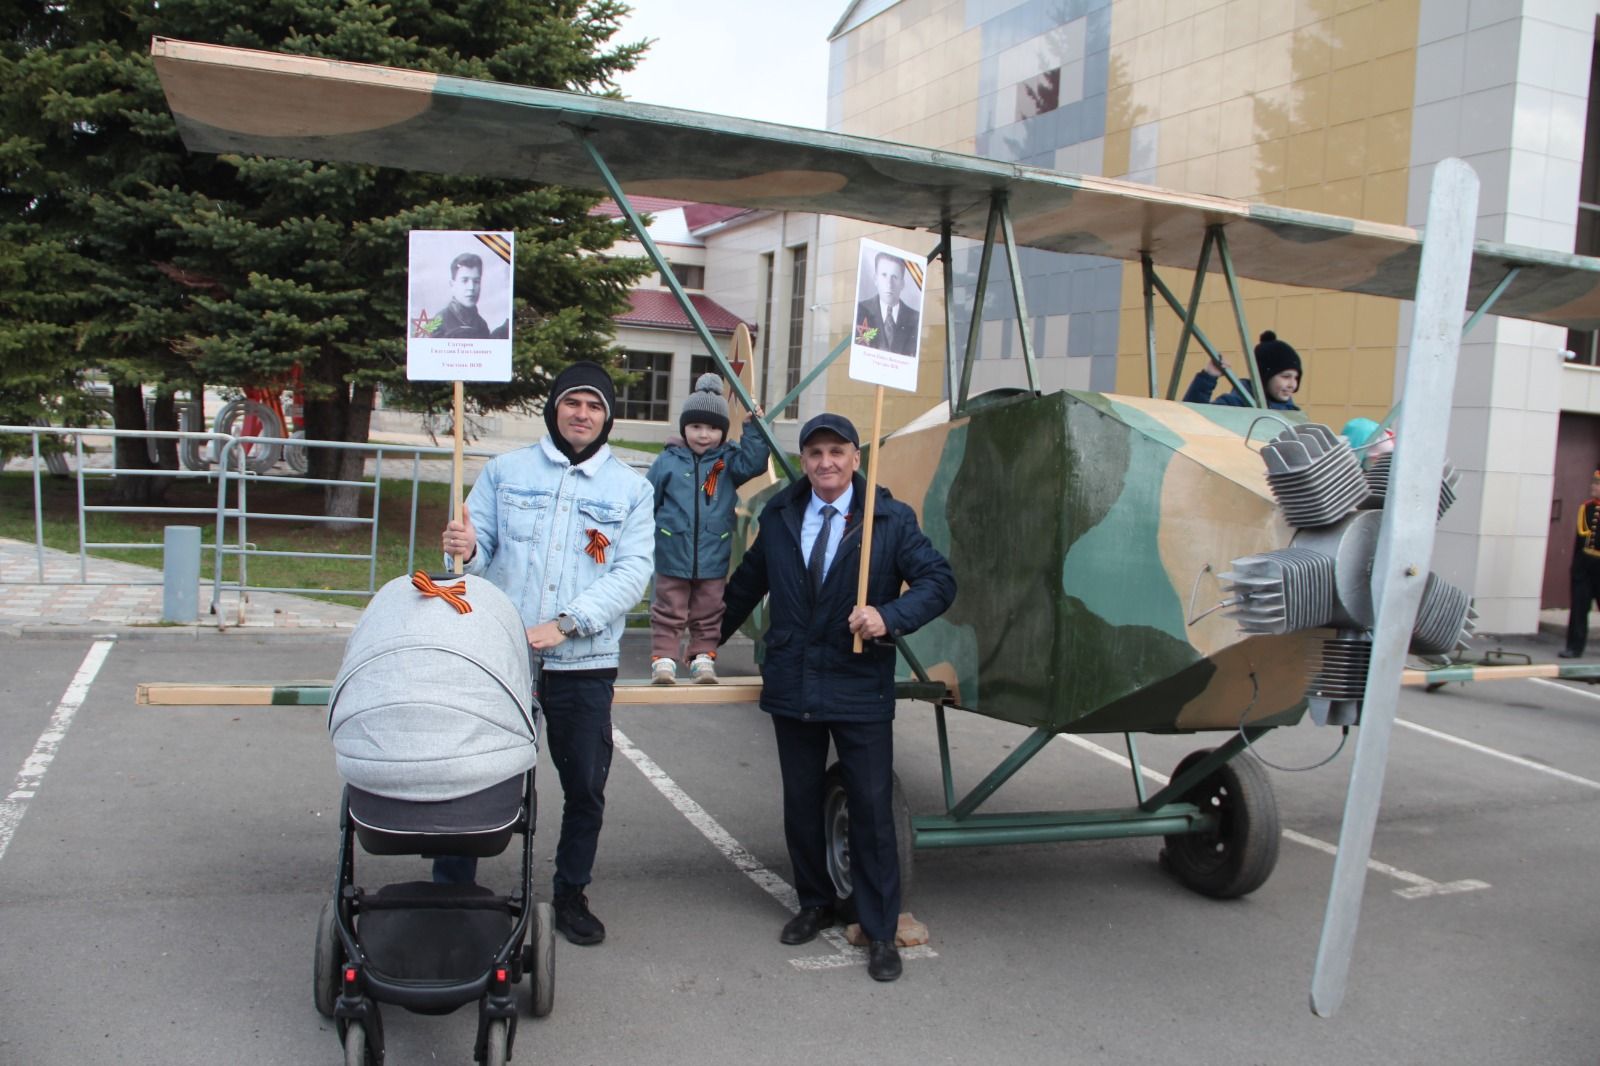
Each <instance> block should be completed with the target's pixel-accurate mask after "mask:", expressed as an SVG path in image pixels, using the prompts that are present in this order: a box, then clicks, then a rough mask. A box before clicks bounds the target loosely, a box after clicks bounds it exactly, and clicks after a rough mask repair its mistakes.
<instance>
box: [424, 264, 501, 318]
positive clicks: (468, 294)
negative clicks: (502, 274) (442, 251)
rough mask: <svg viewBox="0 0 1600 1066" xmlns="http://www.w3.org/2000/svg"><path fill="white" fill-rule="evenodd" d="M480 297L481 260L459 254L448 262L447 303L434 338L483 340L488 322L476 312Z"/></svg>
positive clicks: (481, 284)
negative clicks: (448, 299) (448, 295)
mask: <svg viewBox="0 0 1600 1066" xmlns="http://www.w3.org/2000/svg"><path fill="white" fill-rule="evenodd" d="M481 295H483V258H482V257H481V256H478V255H475V254H473V253H472V252H463V253H461V254H460V255H458V256H456V257H455V258H454V259H452V260H450V303H449V304H448V305H447V306H446V307H445V309H444V313H443V314H441V315H440V316H439V328H438V329H437V330H436V331H434V334H433V335H434V336H435V337H468V338H478V339H487V338H488V337H489V323H487V322H485V321H484V320H483V316H482V315H480V314H479V313H478V297H479V296H481Z"/></svg>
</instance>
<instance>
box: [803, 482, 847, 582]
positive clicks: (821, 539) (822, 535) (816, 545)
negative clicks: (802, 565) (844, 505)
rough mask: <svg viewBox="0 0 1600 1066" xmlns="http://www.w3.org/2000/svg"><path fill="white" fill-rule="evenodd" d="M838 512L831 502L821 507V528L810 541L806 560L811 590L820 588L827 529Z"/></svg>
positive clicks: (826, 549)
mask: <svg viewBox="0 0 1600 1066" xmlns="http://www.w3.org/2000/svg"><path fill="white" fill-rule="evenodd" d="M838 513H839V512H838V510H837V509H836V508H835V507H834V506H833V505H832V504H825V505H824V506H823V508H822V529H820V530H819V531H818V532H817V539H816V540H814V541H812V543H811V558H809V559H807V560H806V569H807V570H809V571H810V572H811V591H812V592H819V591H821V589H822V578H823V574H824V568H823V565H822V564H823V562H824V561H825V560H826V559H827V557H828V530H829V529H830V528H831V527H832V525H833V516H834V515H836V514H838Z"/></svg>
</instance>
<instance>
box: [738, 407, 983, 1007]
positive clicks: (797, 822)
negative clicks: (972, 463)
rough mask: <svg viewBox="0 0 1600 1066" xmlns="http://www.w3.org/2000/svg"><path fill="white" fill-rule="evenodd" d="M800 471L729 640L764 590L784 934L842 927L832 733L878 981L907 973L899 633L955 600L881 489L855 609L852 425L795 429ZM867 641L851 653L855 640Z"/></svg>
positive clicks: (761, 543) (741, 578)
mask: <svg viewBox="0 0 1600 1066" xmlns="http://www.w3.org/2000/svg"><path fill="white" fill-rule="evenodd" d="M800 457H801V465H802V466H803V467H804V469H805V473H806V480H804V481H797V482H795V483H794V484H793V485H791V486H790V487H789V488H788V489H786V490H785V491H784V492H782V493H780V494H779V495H778V496H777V497H775V498H774V499H773V500H772V501H771V502H770V503H768V504H767V506H766V508H765V509H764V510H763V511H762V512H761V529H760V532H759V533H758V534H757V536H756V539H755V543H754V544H752V545H751V546H750V550H749V551H747V552H746V553H745V556H744V559H743V561H741V562H740V564H739V567H738V569H737V570H735V571H734V574H733V576H732V577H731V578H730V579H729V581H728V588H727V592H726V594H725V597H724V603H725V605H726V613H725V614H724V615H723V618H722V639H723V640H724V641H726V640H727V639H728V637H729V636H731V635H732V634H733V633H734V631H736V630H737V629H738V628H739V625H740V624H741V623H742V622H743V621H744V620H745V618H746V617H747V616H748V615H749V614H750V611H751V610H752V609H753V608H754V607H755V606H756V604H757V603H759V602H760V600H761V597H762V596H765V595H769V594H770V599H769V602H768V618H769V625H768V628H767V632H766V635H765V638H764V640H765V643H766V658H765V661H764V662H763V663H762V671H761V672H762V690H761V709H762V710H764V711H766V712H767V713H768V714H770V715H772V723H773V728H774V730H775V732H776V734H777V740H778V765H779V768H780V770H781V771H782V774H783V829H784V837H785V840H786V842H787V843H788V847H789V861H790V863H791V864H792V865H793V867H794V880H795V890H796V892H797V893H798V894H799V897H800V911H799V913H798V914H796V915H795V916H794V918H792V919H791V920H790V921H789V922H788V923H787V924H786V925H785V926H784V927H783V932H782V933H781V934H780V935H779V938H778V939H779V940H781V941H782V942H783V943H785V944H804V943H806V942H807V941H809V940H811V939H813V938H814V937H815V936H816V935H817V933H818V932H819V931H820V930H822V929H826V928H827V927H829V926H831V925H832V924H834V922H835V921H836V920H837V915H836V914H835V911H834V906H833V904H834V899H835V895H834V889H833V883H832V881H831V879H830V878H829V876H828V868H827V864H826V862H825V858H824V851H825V835H824V831H823V777H824V774H825V771H826V764H827V758H828V742H829V740H830V738H831V739H832V742H833V745H834V747H835V748H836V749H837V751H838V753H839V762H840V765H841V767H842V769H843V772H844V780H845V798H846V803H847V804H848V810H849V814H850V873H851V881H852V889H853V891H852V898H853V901H854V904H855V910H856V919H857V920H858V921H859V922H860V923H861V930H862V933H863V934H864V935H865V936H866V938H867V940H868V941H870V944H869V947H868V958H867V970H868V972H869V973H870V974H871V975H872V977H873V978H874V979H875V980H879V981H893V980H894V979H895V978H897V977H899V976H900V953H899V952H898V950H896V948H895V927H896V925H897V924H898V922H899V917H900V862H899V854H898V852H897V850H896V844H895V831H894V819H893V810H892V799H893V776H892V774H893V770H894V663H895V649H894V645H893V643H892V638H894V637H896V636H901V635H904V634H906V633H910V632H912V631H914V630H916V629H917V628H919V627H920V626H922V625H924V624H926V623H927V622H930V621H932V620H933V619H934V618H937V617H938V616H939V615H940V614H942V613H943V612H944V611H945V609H946V608H948V607H949V606H950V603H951V601H952V600H954V599H955V594H956V582H955V575H954V574H953V573H952V572H951V569H950V564H949V562H948V561H946V559H945V558H944V556H943V555H941V554H939V551H938V549H936V548H934V546H933V545H932V544H931V543H930V542H929V541H928V538H927V537H926V536H924V535H923V533H922V530H920V529H919V528H918V527H917V516H916V515H915V513H913V512H912V510H911V508H909V507H907V506H906V505H905V504H903V503H900V502H899V501H898V500H895V499H894V498H893V497H892V496H890V495H889V492H888V490H886V489H883V488H879V489H878V490H877V502H876V504H875V508H874V510H875V514H874V518H873V528H872V565H871V568H870V571H869V581H868V586H867V606H865V607H857V606H856V582H857V578H858V574H859V570H860V565H861V539H862V538H861V528H862V516H863V513H864V510H865V508H864V502H865V499H866V481H865V480H864V479H863V478H862V477H861V476H860V475H859V474H858V473H857V470H858V469H859V468H860V466H861V450H860V438H859V437H858V436H857V435H856V430H855V427H854V426H853V425H851V424H850V421H849V420H848V419H846V418H843V417H841V416H839V415H835V414H820V415H817V416H816V417H815V418H813V419H811V420H810V421H809V422H807V423H806V424H805V426H804V427H803V428H802V429H801V431H800ZM857 635H859V636H860V637H861V638H862V640H863V642H864V643H863V650H862V651H861V652H860V653H859V654H857V653H855V652H854V651H853V650H852V646H853V644H854V639H855V637H856V636H857Z"/></svg>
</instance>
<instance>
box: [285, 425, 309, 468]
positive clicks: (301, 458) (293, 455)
mask: <svg viewBox="0 0 1600 1066" xmlns="http://www.w3.org/2000/svg"><path fill="white" fill-rule="evenodd" d="M289 439H290V440H291V441H296V440H300V441H303V440H305V439H306V431H305V430H303V429H297V430H295V431H294V433H293V434H292V435H291V436H290V438H289ZM283 461H284V462H285V463H287V464H288V466H289V469H290V470H292V471H293V472H294V474H295V476H296V477H305V476H306V474H307V473H309V472H310V470H311V452H310V450H309V449H308V448H306V446H305V445H304V444H285V445H284V446H283Z"/></svg>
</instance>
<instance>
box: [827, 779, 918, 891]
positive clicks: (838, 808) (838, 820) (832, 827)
mask: <svg viewBox="0 0 1600 1066" xmlns="http://www.w3.org/2000/svg"><path fill="white" fill-rule="evenodd" d="M891 779H892V788H893V798H892V799H891V801H890V802H891V804H892V809H891V817H892V818H893V819H894V838H895V850H896V851H897V852H898V853H899V857H900V900H901V906H902V907H904V905H905V901H906V900H907V899H910V898H911V886H912V872H913V867H912V857H911V856H912V843H913V841H914V840H915V837H914V836H913V833H912V828H911V807H910V805H909V804H907V803H906V793H905V789H903V788H901V787H900V775H899V774H891ZM822 832H823V837H824V840H825V846H826V849H827V850H826V851H825V853H824V857H825V858H826V860H827V864H828V876H829V877H830V878H831V879H832V880H833V889H834V893H835V897H836V898H835V901H834V905H835V907H836V909H838V910H839V911H840V912H841V914H843V915H845V916H846V917H848V918H850V920H854V913H855V906H854V901H852V900H851V898H850V893H851V891H852V885H851V880H850V809H849V805H848V804H847V803H846V802H845V790H844V770H843V769H842V768H841V767H840V766H839V764H838V763H834V764H833V765H832V766H830V767H828V773H827V775H826V776H825V777H824V778H823V779H822Z"/></svg>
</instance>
